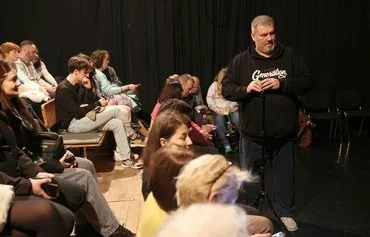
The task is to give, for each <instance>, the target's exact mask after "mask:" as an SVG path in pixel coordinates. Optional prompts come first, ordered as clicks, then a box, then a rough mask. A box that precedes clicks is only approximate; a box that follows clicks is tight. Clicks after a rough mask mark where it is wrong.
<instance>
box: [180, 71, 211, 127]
mask: <svg viewBox="0 0 370 237" xmlns="http://www.w3.org/2000/svg"><path fill="white" fill-rule="evenodd" d="M192 77H193V80H194V85H193V88H191V90H190V91H189V96H188V98H189V101H187V100H186V99H185V101H186V103H188V104H189V105H190V106H191V107H192V108H193V114H194V122H195V123H196V124H198V125H199V126H202V125H205V124H208V122H207V119H206V114H205V113H206V112H207V111H208V107H207V106H206V105H205V104H204V100H203V95H202V89H201V88H200V81H199V78H198V77H196V76H192Z"/></svg>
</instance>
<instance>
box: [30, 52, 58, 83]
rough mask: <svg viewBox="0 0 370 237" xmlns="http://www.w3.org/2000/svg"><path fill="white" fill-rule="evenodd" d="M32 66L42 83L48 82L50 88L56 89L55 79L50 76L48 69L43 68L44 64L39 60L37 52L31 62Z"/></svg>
mask: <svg viewBox="0 0 370 237" xmlns="http://www.w3.org/2000/svg"><path fill="white" fill-rule="evenodd" d="M32 63H33V66H34V67H35V70H36V73H37V75H38V77H39V78H41V79H43V80H44V81H46V82H48V83H49V84H50V85H51V86H53V87H55V88H56V87H57V86H58V83H57V81H56V80H55V78H54V77H53V76H52V75H51V74H50V72H49V71H48V69H47V68H46V66H45V63H44V62H43V61H42V60H41V57H40V53H39V51H38V50H37V51H36V54H35V57H34V58H33V60H32Z"/></svg>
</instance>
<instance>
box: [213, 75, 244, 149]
mask: <svg viewBox="0 0 370 237" xmlns="http://www.w3.org/2000/svg"><path fill="white" fill-rule="evenodd" d="M226 70H227V69H226V68H222V69H221V70H220V71H219V72H218V73H217V75H216V77H215V80H214V82H213V83H212V84H211V85H210V87H209V88H208V93H207V98H206V99H207V104H208V108H209V109H210V110H212V117H213V120H214V122H215V125H216V134H217V138H218V139H219V141H220V143H221V145H222V146H223V149H224V152H225V153H230V152H232V151H233V150H232V148H231V146H230V143H229V141H228V139H227V137H226V122H227V121H226V117H228V118H229V119H230V120H231V121H229V122H232V123H233V124H234V125H235V126H236V127H238V126H239V113H238V103H236V102H232V101H228V100H226V99H225V98H224V97H223V96H222V95H221V81H222V80H223V78H224V75H225V74H226Z"/></svg>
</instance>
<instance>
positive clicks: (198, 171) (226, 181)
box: [176, 154, 255, 207]
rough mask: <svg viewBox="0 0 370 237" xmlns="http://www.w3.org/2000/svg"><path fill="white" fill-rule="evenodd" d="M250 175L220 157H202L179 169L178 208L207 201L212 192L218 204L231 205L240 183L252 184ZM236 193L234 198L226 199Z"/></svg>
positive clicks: (177, 186) (252, 177) (177, 183)
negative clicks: (215, 194) (216, 195)
mask: <svg viewBox="0 0 370 237" xmlns="http://www.w3.org/2000/svg"><path fill="white" fill-rule="evenodd" d="M254 180H255V177H254V176H252V175H251V173H250V172H246V171H241V170H240V169H239V168H237V167H236V166H233V165H232V163H231V162H229V161H228V160H227V159H226V158H225V157H224V156H222V155H210V154H207V155H202V156H200V157H198V158H197V159H195V160H192V161H191V162H189V163H188V164H187V165H185V166H184V168H183V169H182V170H181V172H180V174H179V176H178V177H177V182H176V189H177V192H176V198H177V202H178V205H179V206H181V207H187V206H189V205H192V204H194V203H199V202H209V201H210V200H209V198H210V197H211V194H212V193H218V202H223V203H233V202H235V201H236V198H237V195H238V194H237V191H238V189H239V188H240V186H241V184H242V182H243V181H248V182H253V181H254ZM228 194H235V196H236V197H235V196H232V197H231V198H229V197H230V196H227V195H228Z"/></svg>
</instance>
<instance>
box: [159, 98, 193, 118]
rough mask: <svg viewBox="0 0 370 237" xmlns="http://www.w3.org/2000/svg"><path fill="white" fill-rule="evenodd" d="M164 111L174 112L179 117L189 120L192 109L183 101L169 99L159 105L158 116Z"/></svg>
mask: <svg viewBox="0 0 370 237" xmlns="http://www.w3.org/2000/svg"><path fill="white" fill-rule="evenodd" d="M165 111H175V112H177V113H179V114H181V115H186V116H187V117H189V118H191V116H192V113H193V109H192V108H191V107H190V105H189V104H187V103H186V102H185V101H183V100H180V99H169V100H167V101H165V102H164V103H163V104H161V107H160V108H159V110H158V115H159V114H161V113H163V112H165Z"/></svg>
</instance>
